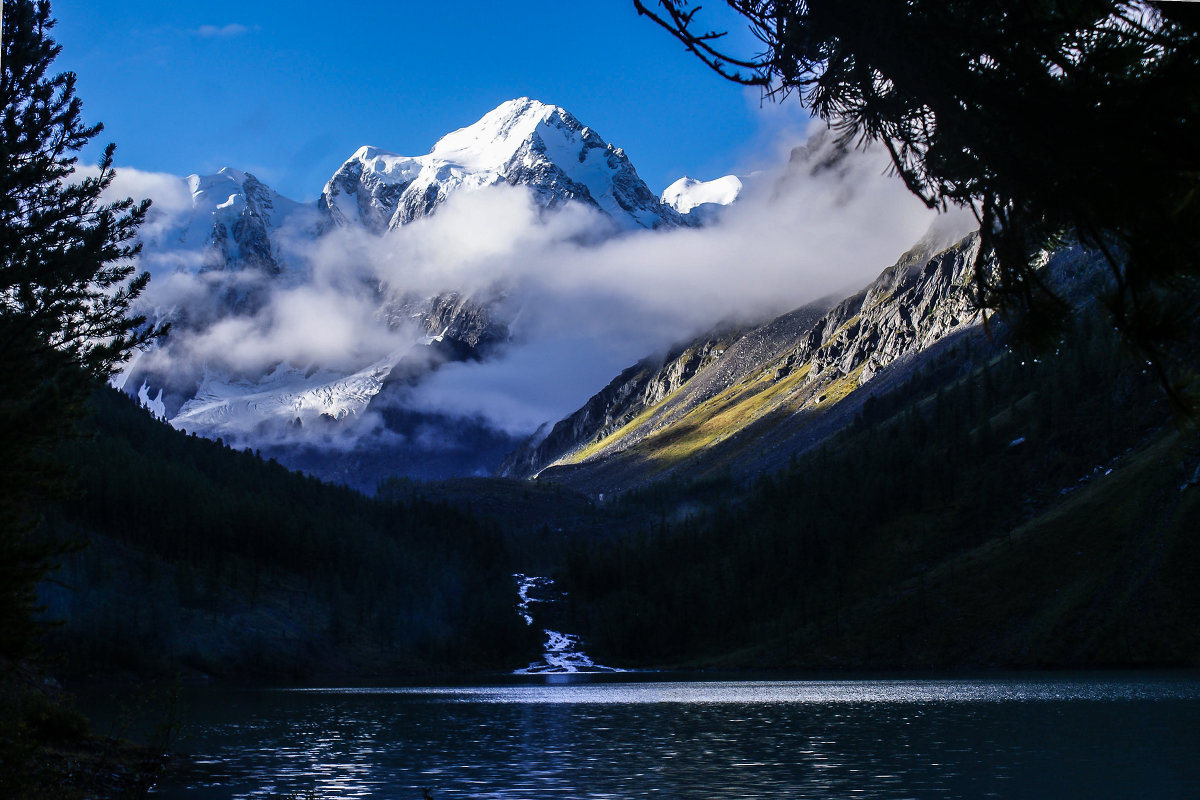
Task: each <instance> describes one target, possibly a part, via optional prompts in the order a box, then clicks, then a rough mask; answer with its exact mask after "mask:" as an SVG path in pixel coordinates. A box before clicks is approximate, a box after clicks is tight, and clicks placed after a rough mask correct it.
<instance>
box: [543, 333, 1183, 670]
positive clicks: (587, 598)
mask: <svg viewBox="0 0 1200 800" xmlns="http://www.w3.org/2000/svg"><path fill="white" fill-rule="evenodd" d="M1079 326H1080V329H1079V330H1076V331H1073V332H1072V334H1071V335H1070V336H1068V337H1066V338H1064V339H1063V341H1062V343H1061V344H1060V345H1059V346H1058V347H1057V348H1052V349H1051V350H1050V351H1047V352H1041V353H1040V354H1037V355H1034V354H1030V353H1028V352H1020V351H1015V350H1012V349H1009V348H1007V347H1002V346H1000V345H998V344H995V343H994V342H992V341H990V340H988V339H987V338H986V337H984V336H982V335H968V336H963V337H961V340H960V342H958V343H957V344H954V345H952V346H949V347H947V348H944V349H943V351H942V353H941V354H940V355H939V356H937V357H934V358H930V359H927V363H926V364H925V365H924V367H923V368H922V369H921V370H920V371H918V372H917V373H916V374H914V376H913V377H912V378H911V379H909V380H908V382H907V383H906V384H905V385H904V386H903V387H902V388H900V389H898V390H896V391H893V392H891V393H889V394H887V395H884V396H878V397H871V398H870V399H869V400H867V402H866V403H865V404H864V405H863V407H862V411H861V414H860V415H859V416H858V418H857V419H856V421H855V422H854V424H853V425H852V426H850V428H849V429H848V430H846V431H844V432H843V433H841V434H840V435H838V436H837V437H836V438H835V439H834V440H832V441H831V442H829V443H828V444H827V445H826V446H824V447H822V448H820V449H819V450H817V451H815V452H810V453H806V454H804V455H803V456H801V457H798V458H794V459H793V462H792V463H791V465H790V467H789V468H788V469H786V470H784V471H782V472H781V473H779V474H775V475H769V476H765V477H762V478H761V479H759V480H758V481H756V482H755V483H754V484H753V485H752V486H751V487H750V488H749V490H748V492H746V493H745V494H744V495H743V496H741V497H740V498H739V499H738V500H736V501H733V502H729V501H726V502H722V503H720V504H719V505H718V507H717V509H716V510H715V511H709V512H704V513H702V514H699V515H695V516H689V517H686V518H685V519H683V520H680V519H679V514H678V513H677V511H676V509H677V506H678V503H677V498H678V497H679V492H680V487H672V488H670V489H669V490H668V489H664V488H662V487H651V488H650V489H647V490H644V491H642V492H640V493H632V494H630V495H629V496H627V497H626V498H624V502H625V503H626V504H627V505H629V504H634V505H636V504H641V505H642V506H643V507H644V509H645V510H646V514H645V517H644V520H645V522H644V524H643V525H641V526H640V529H638V530H634V531H630V532H628V533H626V534H625V535H621V536H614V537H611V538H607V537H606V538H605V539H604V540H602V541H601V540H596V539H591V540H582V539H581V540H576V541H575V542H573V543H572V544H571V545H570V546H569V548H568V550H569V552H568V554H567V556H566V566H565V570H564V574H563V575H562V576H561V581H560V583H561V584H562V585H563V586H564V588H566V589H568V590H569V591H570V593H571V594H570V596H571V597H572V600H573V604H572V609H571V610H572V613H573V617H574V619H573V621H574V624H575V626H576V628H577V629H578V630H579V631H580V632H582V633H584V635H585V637H586V639H587V642H588V647H589V648H591V651H592V652H593V654H594V655H595V656H596V657H598V658H600V659H608V660H609V661H610V662H615V663H619V664H620V663H623V664H630V665H636V664H655V665H661V664H680V665H688V664H690V665H727V666H778V667H789V666H791V667H794V666H803V667H921V666H928V667H948V666H967V665H980V666H984V665H1003V666H1034V665H1060V666H1065V665H1080V666H1095V665H1101V664H1105V665H1108V664H1122V665H1123V664H1129V665H1134V664H1150V663H1153V664H1195V663H1200V633H1198V631H1200V589H1198V588H1197V585H1196V582H1195V581H1194V580H1192V579H1191V578H1189V577H1188V576H1189V575H1193V576H1194V575H1195V574H1200V542H1198V541H1197V536H1196V531H1200V488H1196V489H1188V490H1185V491H1180V488H1179V487H1180V485H1181V481H1185V480H1186V476H1187V475H1190V474H1192V471H1193V470H1194V469H1195V466H1196V461H1197V460H1198V459H1200V449H1198V448H1197V447H1196V439H1195V435H1194V433H1190V434H1179V433H1178V432H1177V428H1176V427H1175V423H1174V422H1172V418H1171V413H1170V411H1169V407H1168V403H1167V402H1166V400H1165V399H1164V397H1163V393H1162V392H1161V390H1160V388H1159V387H1158V385H1157V383H1156V382H1155V380H1154V379H1153V377H1152V376H1149V375H1146V374H1144V372H1143V370H1142V369H1141V368H1140V366H1139V365H1138V364H1137V363H1135V362H1131V360H1130V359H1129V358H1128V356H1127V355H1126V354H1125V353H1124V352H1122V350H1121V347H1120V344H1119V343H1118V342H1117V341H1116V340H1115V338H1114V336H1113V335H1112V333H1111V329H1110V328H1109V327H1108V326H1106V325H1105V324H1104V323H1103V321H1102V320H1101V319H1100V317H1099V315H1097V314H1089V315H1085V318H1084V319H1083V320H1082V321H1080V322H1079ZM860 391H863V392H870V391H871V387H870V385H869V384H868V385H867V386H865V387H864V388H863V389H861V390H860ZM1110 470H1111V472H1110ZM706 491H708V492H709V493H711V492H712V491H713V489H712V487H709V488H707V489H706Z"/></svg>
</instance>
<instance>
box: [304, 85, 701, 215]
mask: <svg viewBox="0 0 1200 800" xmlns="http://www.w3.org/2000/svg"><path fill="white" fill-rule="evenodd" d="M499 183H507V184H510V185H514V186H528V187H530V189H531V190H532V191H533V195H534V200H535V201H536V202H537V203H538V204H539V205H540V206H542V207H544V208H552V207H555V206H557V205H559V204H561V203H564V202H568V201H573V202H580V203H584V204H586V205H589V206H592V207H593V208H596V209H598V210H599V211H601V212H602V213H603V214H604V215H606V216H607V217H608V218H609V219H611V220H612V221H613V222H614V223H615V224H616V226H617V227H618V228H619V229H621V230H634V229H638V228H657V227H662V226H678V225H682V224H684V222H683V220H682V218H681V217H680V216H679V214H678V213H677V212H676V211H675V209H673V208H671V207H670V206H668V205H665V204H663V203H662V202H661V201H660V200H659V199H658V198H656V197H655V196H654V195H653V193H652V192H651V191H650V190H649V188H648V187H647V186H646V184H645V183H644V182H643V181H642V180H641V178H639V177H638V175H637V171H636V170H635V169H634V168H633V165H632V164H631V163H630V162H629V159H628V158H627V157H626V156H625V152H624V151H623V150H621V149H620V148H617V147H613V146H612V145H610V144H608V143H607V142H605V141H604V140H603V139H602V138H600V136H599V134H597V133H596V132H595V131H594V130H592V129H591V128H589V127H587V126H584V125H583V124H581V123H580V122H579V120H577V119H576V118H575V117H574V116H572V115H571V114H570V113H569V112H568V111H566V110H564V109H562V108H559V107H558V106H552V105H548V104H546V103H542V102H539V101H537V100H531V99H529V98H527V97H522V98H518V99H516V100H510V101H508V102H507V103H503V104H501V105H500V106H499V107H497V108H496V109H494V110H493V111H491V112H489V113H487V114H485V115H484V116H483V118H482V119H480V120H479V121H478V122H476V123H475V124H473V125H469V126H467V127H465V128H460V129H459V130H456V131H453V132H452V133H449V134H447V135H445V136H443V137H442V138H441V139H440V140H438V142H437V143H436V144H435V145H434V146H433V149H432V150H431V151H430V152H429V153H428V154H427V155H423V156H415V157H407V156H401V155H397V154H395V153H389V152H387V151H385V150H381V149H379V148H376V147H361V148H359V149H358V150H357V151H355V153H354V154H353V155H352V156H351V157H350V158H349V159H348V160H347V161H346V162H345V163H344V164H343V165H342V166H341V168H339V169H338V171H337V172H336V173H335V174H334V176H333V177H332V178H330V180H329V182H328V183H326V185H325V190H324V191H323V192H322V194H321V199H320V201H319V206H320V208H321V209H322V210H323V211H324V212H325V213H326V215H327V217H328V220H329V221H330V222H331V223H332V224H335V225H359V226H362V227H364V228H367V229H368V230H371V231H374V232H376V233H382V232H383V231H385V230H389V229H395V228H398V227H400V226H402V225H405V224H407V223H409V222H412V221H413V220H414V219H417V218H419V217H423V216H428V215H429V214H431V213H433V211H434V210H436V208H437V207H438V206H440V205H441V204H442V203H444V202H445V201H446V199H447V198H449V197H450V196H451V195H453V194H455V193H456V192H459V191H472V190H476V189H480V188H482V187H485V186H492V185H495V184H499Z"/></svg>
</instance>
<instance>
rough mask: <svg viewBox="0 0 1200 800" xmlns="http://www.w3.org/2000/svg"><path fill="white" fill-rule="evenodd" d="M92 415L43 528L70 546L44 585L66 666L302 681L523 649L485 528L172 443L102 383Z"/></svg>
mask: <svg viewBox="0 0 1200 800" xmlns="http://www.w3.org/2000/svg"><path fill="white" fill-rule="evenodd" d="M92 406H93V407H92V413H91V415H90V417H89V419H88V422H87V425H86V426H85V427H86V428H87V432H86V433H85V435H84V436H82V437H80V438H77V439H75V440H73V441H71V442H69V443H68V444H67V445H66V446H65V447H64V448H63V456H64V460H65V461H66V462H67V464H69V466H70V467H71V468H72V470H73V471H74V473H75V475H76V481H77V484H78V491H77V493H76V495H75V497H74V499H72V500H71V501H69V502H66V503H64V504H62V505H61V506H59V507H57V508H55V509H51V510H50V512H49V513H48V515H47V523H46V525H45V531H44V533H45V535H48V536H57V537H67V538H71V539H74V540H77V541H78V542H79V543H80V544H81V549H79V550H78V551H77V552H75V553H74V554H72V555H70V556H68V557H67V559H66V560H65V562H64V564H63V566H62V568H61V569H60V570H58V571H57V572H56V573H55V575H54V580H53V581H51V582H49V583H47V584H46V585H45V586H44V591H43V597H44V599H45V601H46V604H47V616H48V617H49V618H57V619H61V620H63V621H64V622H65V624H64V625H62V626H61V627H59V628H57V629H56V630H55V631H54V632H53V634H52V637H51V645H52V650H54V651H56V652H58V653H60V654H62V655H64V656H65V657H66V658H67V659H68V666H69V668H70V669H72V670H75V671H83V672H88V671H93V670H101V671H104V670H109V669H128V670H131V671H135V672H146V671H154V670H159V671H170V670H175V669H179V668H193V669H196V670H200V671H203V672H209V673H215V674H218V675H228V676H261V677H265V678H278V677H296V678H303V677H308V676H313V675H318V674H322V673H344V674H367V673H388V672H393V671H397V670H435V669H496V668H500V669H507V668H512V667H513V666H517V665H520V664H522V663H525V662H526V661H527V660H528V654H529V652H530V651H531V650H536V648H537V641H536V639H535V638H531V634H530V632H529V631H528V630H527V629H526V627H525V625H524V623H523V622H522V621H521V619H520V618H519V617H518V616H517V614H516V611H515V603H516V596H515V588H514V585H513V580H512V577H511V572H512V570H511V569H510V565H509V563H508V558H507V556H506V553H505V549H504V544H503V536H502V534H501V532H500V531H499V530H497V529H495V528H494V527H491V526H488V525H485V524H483V523H481V522H480V521H478V520H477V519H475V518H473V517H472V516H469V515H468V514H466V513H464V512H462V511H459V510H456V509H455V508H452V507H450V506H448V505H444V504H439V503H436V502H430V501H428V500H424V499H420V498H418V497H415V496H400V495H399V493H397V492H388V491H386V490H385V491H384V492H382V493H381V494H380V496H378V497H377V498H367V497H365V496H363V495H361V494H359V493H358V492H355V491H352V490H350V489H346V488H344V487H338V486H332V485H328V484H324V483H321V482H320V481H318V480H316V479H314V478H311V477H306V476H303V475H300V474H297V473H293V472H289V471H288V470H287V469H285V468H284V467H282V466H280V465H278V464H277V463H275V462H274V461H264V460H263V459H262V458H260V457H258V456H257V455H256V454H254V453H251V452H239V451H235V450H232V449H231V448H229V447H228V446H225V445H223V444H222V443H221V442H220V441H219V440H218V441H216V442H213V441H208V440H205V439H201V438H197V437H195V436H194V435H193V436H188V435H185V434H183V433H181V432H179V431H176V430H174V429H172V428H171V427H169V426H168V425H166V424H164V423H161V422H158V421H155V420H153V419H152V418H150V416H149V415H148V414H147V413H146V412H145V411H143V410H142V409H140V408H138V407H137V406H136V404H135V403H134V402H133V401H132V400H130V399H129V398H128V397H126V396H124V395H122V394H120V393H118V392H116V391H113V390H109V389H105V390H103V391H100V392H98V393H97V394H96V396H95V398H94V399H93V404H92Z"/></svg>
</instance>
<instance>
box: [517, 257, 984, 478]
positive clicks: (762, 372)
mask: <svg viewBox="0 0 1200 800" xmlns="http://www.w3.org/2000/svg"><path fill="white" fill-rule="evenodd" d="M942 244H943V243H942V242H939V241H938V240H937V238H936V237H935V236H931V237H927V239H926V240H923V241H922V243H920V244H919V245H918V246H917V247H915V248H913V250H911V251H910V252H908V253H907V254H905V256H904V257H903V258H901V259H900V260H899V261H898V262H897V263H896V264H895V265H893V266H892V267H889V268H888V269H886V270H884V272H883V273H882V274H881V275H880V276H879V277H878V278H877V279H876V280H875V281H874V282H872V283H871V285H870V286H868V287H867V288H865V289H864V290H863V291H861V292H858V293H857V294H855V295H853V296H851V297H848V298H846V299H844V300H842V301H841V302H839V303H837V304H836V305H833V306H832V307H829V306H830V304H815V305H813V306H810V307H806V308H802V309H798V310H796V311H793V312H791V313H789V314H785V315H783V316H781V317H778V318H776V319H774V320H771V321H770V322H768V323H766V324H764V325H760V326H757V327H750V328H746V329H736V328H735V329H720V330H717V331H714V332H713V333H710V334H707V335H705V336H702V337H700V338H698V339H697V340H695V341H693V342H690V343H688V344H687V345H685V346H683V347H680V348H677V349H676V350H675V351H673V352H672V353H671V354H669V355H668V356H667V357H666V358H665V359H664V360H662V361H644V362H641V363H639V364H637V365H635V366H634V367H631V368H630V369H629V370H627V371H625V372H624V373H622V374H621V375H620V376H618V377H617V378H616V379H615V380H614V381H613V382H612V383H611V384H610V385H609V386H608V387H606V388H605V389H604V391H602V392H601V393H599V394H597V395H596V396H595V397H593V398H592V399H591V400H590V401H589V402H588V403H587V404H586V405H585V406H584V407H583V408H581V409H579V410H578V411H576V412H575V413H574V414H572V415H570V416H569V417H567V418H566V419H564V420H561V421H560V422H558V423H557V424H556V425H555V426H554V427H553V429H551V430H550V431H549V433H547V434H545V435H544V437H542V438H540V440H539V439H538V438H537V437H535V438H534V439H532V440H530V441H529V442H527V443H526V445H525V446H524V447H523V448H522V449H521V450H519V451H517V452H516V453H514V454H513V456H511V457H510V458H509V459H508V460H507V461H506V463H505V466H504V470H505V472H506V474H509V475H513V476H534V475H539V476H541V477H543V478H547V479H552V480H554V481H558V482H562V483H565V484H567V485H571V486H575V487H577V488H581V489H585V490H587V491H590V492H592V493H597V494H598V493H600V492H607V493H612V492H617V491H620V490H622V489H626V488H629V487H630V486H633V485H637V484H641V483H645V482H647V481H649V480H652V479H656V478H661V477H666V476H668V475H672V474H687V475H688V476H690V477H697V476H699V475H702V474H704V473H705V472H712V471H718V470H724V469H734V470H735V471H738V472H744V473H746V474H753V473H754V472H758V471H761V470H763V469H767V468H771V467H775V466H779V465H781V464H783V463H786V461H787V459H788V458H789V457H790V456H791V455H792V454H793V453H794V452H796V451H797V450H802V449H804V448H806V447H809V446H811V445H812V444H814V443H816V442H817V441H820V440H821V439H822V438H823V437H824V436H827V435H828V434H829V433H831V432H833V431H834V430H836V429H837V427H838V425H839V424H842V423H844V422H845V411H846V409H847V408H850V407H853V406H856V405H857V404H858V403H860V402H861V400H862V399H863V396H864V393H862V392H858V391H857V390H859V389H860V387H864V386H865V385H867V384H868V383H870V382H872V381H879V380H880V379H881V378H882V377H883V376H884V375H885V374H886V373H887V371H888V368H889V367H893V366H899V364H901V363H903V362H905V361H906V360H910V359H912V358H914V357H916V356H918V355H919V354H921V353H922V352H925V351H928V350H929V349H931V348H932V347H934V346H935V345H936V344H938V343H939V342H942V341H944V340H946V339H947V338H948V337H951V336H953V335H954V334H957V333H960V332H963V331H966V330H968V329H970V328H971V327H972V326H974V325H976V324H977V322H978V321H979V320H978V317H977V315H976V314H975V313H974V311H973V309H972V306H971V302H970V298H969V294H968V291H967V285H968V282H969V280H970V278H971V274H972V265H973V263H974V258H975V253H976V251H977V248H978V239H977V237H976V236H974V235H971V236H968V237H967V238H966V239H963V240H962V241H960V242H958V243H956V244H954V245H953V246H951V247H948V248H945V249H942V247H941V245H942ZM848 398H850V400H851V402H849V403H846V404H845V405H844V406H843V408H842V409H841V411H842V413H838V407H839V405H843V401H846V400H847V399H848Z"/></svg>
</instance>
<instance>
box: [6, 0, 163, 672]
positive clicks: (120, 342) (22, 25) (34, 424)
mask: <svg viewBox="0 0 1200 800" xmlns="http://www.w3.org/2000/svg"><path fill="white" fill-rule="evenodd" d="M53 25H54V20H53V19H51V17H50V5H49V3H48V2H45V0H41V1H40V2H34V0H13V1H12V2H6V3H5V4H4V12H3V31H2V34H3V64H2V65H0V73H2V75H0V109H2V110H0V431H2V434H0V657H5V658H9V659H19V658H24V657H27V656H29V655H31V654H32V653H33V652H34V651H35V649H36V637H35V631H36V626H35V624H34V622H33V620H32V613H33V611H34V604H35V594H34V592H35V588H36V585H37V582H38V581H39V580H40V579H41V577H42V576H43V575H44V574H45V571H46V569H47V568H48V567H49V566H50V565H51V563H52V560H53V558H54V557H55V555H56V553H57V552H59V549H60V548H59V546H57V545H54V544H52V543H44V542H39V541H37V540H36V539H35V538H34V537H33V536H32V534H33V532H34V530H35V528H36V526H37V520H38V516H37V509H38V508H39V504H40V503H41V502H43V501H44V500H45V499H46V498H47V497H49V496H53V495H54V494H56V493H58V492H60V491H61V489H62V480H61V478H62V475H61V474H60V472H61V471H60V470H59V469H58V468H57V466H56V460H55V458H54V455H53V450H54V447H55V445H56V444H57V443H58V441H59V440H61V439H62V438H63V437H64V436H66V435H68V434H69V433H70V432H71V430H72V428H73V423H74V421H75V420H76V419H77V418H78V417H79V415H80V414H81V413H82V408H83V403H84V401H85V400H86V398H87V396H88V394H89V393H90V391H91V389H92V387H93V386H94V385H95V382H96V381H97V380H99V379H103V378H106V377H108V376H109V375H111V374H112V372H113V370H114V369H116V368H117V367H118V366H119V365H120V363H121V362H122V361H123V360H124V359H125V357H126V356H127V355H128V353H129V352H130V350H131V349H132V348H134V347H137V346H140V345H143V344H145V343H147V342H149V341H150V340H151V339H152V338H154V337H155V336H157V335H158V334H159V333H161V331H158V330H155V329H153V328H152V327H150V326H147V325H146V322H145V320H144V319H143V318H141V317H137V316H131V315H130V304H131V303H132V301H133V300H134V299H135V298H136V297H137V296H138V294H139V293H140V292H141V291H142V290H143V289H144V288H145V286H146V282H147V281H148V280H149V275H148V274H147V273H142V274H140V275H139V274H137V273H136V270H135V267H134V264H133V261H132V259H133V257H134V256H135V255H136V254H137V253H138V250H139V247H140V245H139V244H138V243H137V242H136V240H135V237H136V234H137V228H138V225H139V224H140V223H141V222H142V221H143V220H144V219H145V215H146V211H147V208H148V207H149V201H144V202H142V203H140V204H135V203H134V202H133V201H132V200H128V199H127V200H122V201H118V202H105V201H103V200H102V199H101V195H102V194H103V193H104V191H105V190H106V189H107V188H108V187H109V186H110V185H111V183H112V180H113V177H114V173H113V169H112V162H113V152H114V146H113V145H111V144H110V145H109V146H108V147H107V148H106V149H105V151H104V155H103V157H102V159H101V161H100V165H99V171H98V173H97V174H95V175H90V176H87V177H84V178H83V179H82V180H79V181H77V182H72V180H71V178H72V176H73V174H74V172H75V165H76V163H77V156H76V155H75V154H76V153H78V152H79V150H80V149H81V148H82V147H83V146H84V145H86V144H87V143H88V141H89V140H91V139H92V138H93V137H95V136H96V135H97V134H98V133H100V131H101V129H102V127H101V126H100V125H92V126H87V125H84V124H83V123H82V121H81V103H80V101H79V98H77V97H76V96H75V76H74V74H72V73H70V72H66V73H61V74H58V75H50V74H48V70H49V68H50V65H51V63H52V62H53V61H54V59H55V58H56V57H57V56H58V54H59V52H60V50H61V47H60V46H59V45H58V44H56V43H55V42H54V40H53V39H52V38H51V37H50V29H51V28H52V27H53Z"/></svg>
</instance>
